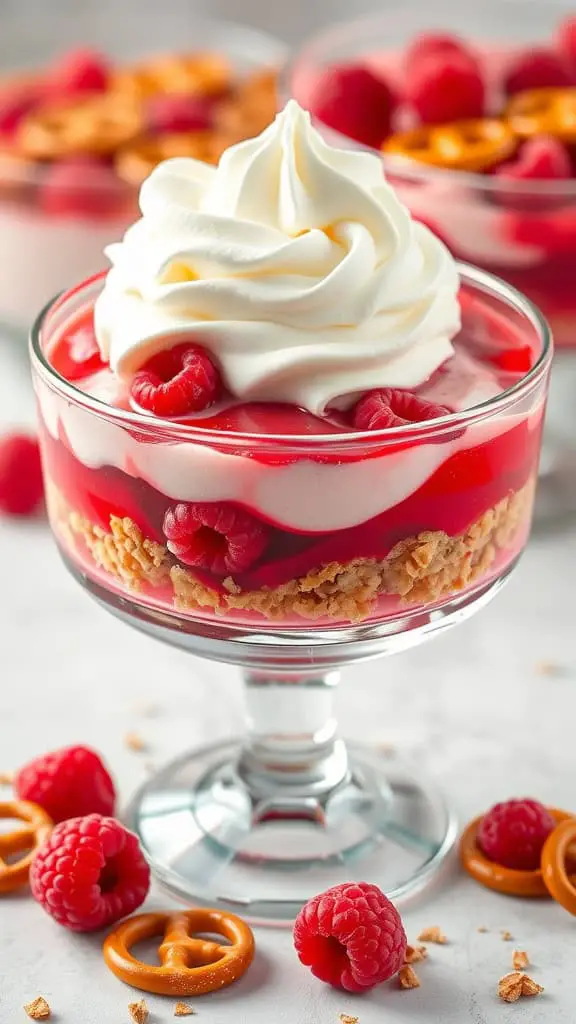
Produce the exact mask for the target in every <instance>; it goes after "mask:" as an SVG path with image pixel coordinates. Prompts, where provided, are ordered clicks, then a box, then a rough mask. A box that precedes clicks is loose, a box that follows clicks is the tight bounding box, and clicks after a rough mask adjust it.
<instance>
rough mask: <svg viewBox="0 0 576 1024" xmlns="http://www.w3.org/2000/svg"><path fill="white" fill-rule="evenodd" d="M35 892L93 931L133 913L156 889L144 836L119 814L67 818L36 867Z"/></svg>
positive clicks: (64, 917)
mask: <svg viewBox="0 0 576 1024" xmlns="http://www.w3.org/2000/svg"><path fill="white" fill-rule="evenodd" d="M30 887H31V889H32V895H33V897H34V899H35V900H37V901H38V903H40V904H41V905H42V906H43V907H44V910H45V911H46V913H47V914H50V916H51V917H53V918H54V920H55V921H58V924H62V925H64V927H65V928H70V930H71V931H73V932H91V931H95V930H96V929H97V928H104V927H106V926H107V925H110V924H113V923H114V922H115V921H118V920H119V919H120V918H121V917H125V916H126V915H127V914H131V913H132V911H134V910H136V908H137V907H139V906H140V904H141V903H143V902H144V900H145V899H146V896H147V894H148V889H149V888H150V868H149V867H148V865H147V863H146V861H145V860H144V857H143V855H142V851H141V849H140V844H139V842H138V838H137V837H136V836H135V835H134V834H133V833H132V832H129V831H128V829H126V828H124V826H123V825H121V824H120V822H119V821H116V819H115V818H106V817H103V816H102V815H101V814H90V815H88V817H86V818H70V820H69V821H62V822H61V823H60V824H59V825H56V828H55V829H54V830H53V832H52V834H51V835H50V836H49V837H48V839H47V840H46V841H45V842H44V843H43V844H42V846H41V847H40V849H39V850H38V852H37V853H36V855H35V856H34V860H33V861H32V866H31V868H30Z"/></svg>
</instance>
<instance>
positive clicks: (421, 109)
mask: <svg viewBox="0 0 576 1024" xmlns="http://www.w3.org/2000/svg"><path fill="white" fill-rule="evenodd" d="M485 92H486V90H485V84H484V78H483V75H482V73H481V71H480V67H479V65H478V63H477V62H476V61H475V60H473V59H472V58H471V57H469V56H468V55H466V54H462V53H458V52H452V51H443V52H440V53H431V54H430V55H429V56H428V57H426V58H423V59H422V60H421V61H419V62H418V63H417V64H416V65H415V67H414V68H413V70H412V71H411V74H410V76H409V77H408V78H407V80H406V85H405V99H406V102H407V103H409V104H410V106H411V107H412V108H413V110H414V111H415V112H416V113H417V115H418V117H419V119H420V121H421V122H422V123H423V124H441V123H442V122H450V121H462V120H466V119H468V118H472V119H474V118H478V117H483V115H484V107H485Z"/></svg>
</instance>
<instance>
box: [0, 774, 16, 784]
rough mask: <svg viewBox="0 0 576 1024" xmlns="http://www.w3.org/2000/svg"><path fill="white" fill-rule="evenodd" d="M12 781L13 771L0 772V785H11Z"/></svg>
mask: <svg viewBox="0 0 576 1024" xmlns="http://www.w3.org/2000/svg"><path fill="white" fill-rule="evenodd" d="M13 782H14V772H0V786H11V785H12V783H13Z"/></svg>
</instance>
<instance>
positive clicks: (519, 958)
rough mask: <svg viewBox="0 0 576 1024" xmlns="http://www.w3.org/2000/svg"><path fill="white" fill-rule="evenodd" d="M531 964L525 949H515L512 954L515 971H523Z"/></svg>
mask: <svg viewBox="0 0 576 1024" xmlns="http://www.w3.org/2000/svg"><path fill="white" fill-rule="evenodd" d="M529 964H530V961H529V959H528V953H526V951H525V950H524V949H515V950H514V952H513V953H512V967H513V968H514V970H515V971H523V970H524V969H525V968H526V967H528V966H529Z"/></svg>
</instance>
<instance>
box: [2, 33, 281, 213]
mask: <svg viewBox="0 0 576 1024" xmlns="http://www.w3.org/2000/svg"><path fill="white" fill-rule="evenodd" d="M194 28H195V30H196V31H198V32H199V33H200V34H201V33H202V32H214V33H225V34H226V33H228V34H229V35H230V36H235V37H236V38H237V41H238V53H241V52H244V56H245V57H246V59H247V60H249V63H250V66H251V67H252V68H253V70H265V69H267V68H272V67H277V68H278V72H279V76H280V75H281V74H282V72H283V68H284V65H285V63H286V61H287V59H288V56H289V52H290V50H289V47H288V45H287V44H286V43H285V42H284V41H283V40H282V39H280V38H279V37H278V36H274V35H273V34H272V33H271V32H268V31H266V29H260V28H257V27H256V26H255V25H249V24H245V23H242V22H239V21H233V20H232V19H228V18H217V17H209V16H203V15H202V16H199V17H195V18H194ZM227 40H228V36H227V35H224V41H223V43H222V44H221V45H222V47H223V48H222V56H224V57H230V58H231V63H232V64H233V57H234V52H233V50H234V48H233V46H232V45H230V41H229V40H228V43H229V45H228V47H227V46H226V41H227ZM254 48H256V50H255V49H254ZM214 49H216V47H214ZM200 50H201V44H198V46H197V47H196V46H195V47H193V48H192V49H189V50H184V52H188V53H190V54H193V53H195V52H200ZM264 51H268V55H267V57H264ZM177 52H180V51H177ZM165 53H166V50H165V49H164V48H161V49H160V50H158V51H154V52H153V53H151V54H150V53H149V52H142V53H140V54H139V56H137V57H135V58H134V59H130V60H129V61H126V63H127V64H129V65H130V66H132V65H133V64H139V63H140V61H145V60H147V59H148V57H150V58H151V59H153V58H154V57H158V56H162V55H163V54H165ZM120 59H122V58H120ZM37 73H38V67H37V66H36V67H34V68H29V67H20V68H18V67H15V68H8V69H7V71H6V74H5V76H4V77H5V81H6V83H7V84H8V86H9V85H10V83H12V84H14V85H16V86H17V85H18V82H19V81H22V82H26V81H27V80H29V79H30V77H31V76H33V75H35V74H37ZM77 155H79V156H80V157H82V154H77ZM88 155H89V156H91V157H92V156H94V157H95V159H96V160H98V155H97V154H88ZM4 156H6V160H5V165H4V166H3V168H2V179H3V181H4V182H5V183H7V184H8V185H10V184H20V185H35V184H37V183H38V182H42V181H43V180H44V176H45V172H46V165H45V164H43V163H42V161H39V160H30V159H29V158H28V157H25V156H19V154H18V153H16V152H15V153H10V154H4ZM11 165H12V166H11ZM101 169H102V170H103V171H106V170H108V169H110V165H109V164H108V163H106V161H104V160H103V161H102V165H101ZM99 170H100V167H98V166H96V165H95V166H94V171H95V172H96V173H98V171H99ZM51 187H53V186H51ZM88 187H89V188H90V190H91V191H94V192H117V191H122V193H129V194H130V195H133V194H136V195H137V194H138V187H137V186H134V185H132V184H131V183H130V182H128V181H125V180H124V179H123V178H120V177H117V178H116V179H115V180H114V181H110V180H108V181H100V182H98V181H96V182H90V183H89V186H88ZM77 188H78V190H79V191H84V190H85V189H86V183H85V182H84V183H81V184H79V185H78V186H77ZM55 191H56V192H74V191H75V189H74V186H72V188H70V186H68V185H67V186H66V187H65V188H62V187H61V186H60V187H59V186H56V189H55Z"/></svg>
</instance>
